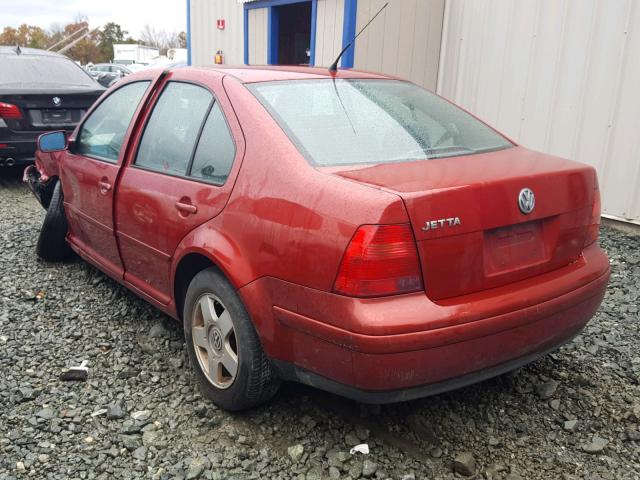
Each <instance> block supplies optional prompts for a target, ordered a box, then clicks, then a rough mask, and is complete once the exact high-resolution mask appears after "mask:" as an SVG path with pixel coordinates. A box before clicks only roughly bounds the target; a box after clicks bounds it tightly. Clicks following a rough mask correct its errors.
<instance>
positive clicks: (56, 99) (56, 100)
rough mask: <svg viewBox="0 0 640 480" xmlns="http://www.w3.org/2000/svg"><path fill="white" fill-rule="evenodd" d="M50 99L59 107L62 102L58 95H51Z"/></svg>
mask: <svg viewBox="0 0 640 480" xmlns="http://www.w3.org/2000/svg"><path fill="white" fill-rule="evenodd" d="M51 101H52V102H53V104H54V105H55V106H56V107H59V106H60V104H61V103H62V99H61V98H60V97H53V98H52V99H51Z"/></svg>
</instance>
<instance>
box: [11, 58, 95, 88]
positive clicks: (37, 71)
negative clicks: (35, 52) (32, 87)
mask: <svg viewBox="0 0 640 480" xmlns="http://www.w3.org/2000/svg"><path fill="white" fill-rule="evenodd" d="M19 83H49V84H51V83H57V84H64V85H83V86H91V87H95V86H96V83H95V82H94V81H93V79H92V78H91V77H90V76H89V75H88V74H87V73H85V71H84V70H82V69H81V68H80V67H79V66H78V65H76V64H75V63H73V62H72V61H71V60H69V59H67V58H60V57H45V56H28V55H25V56H22V55H16V56H13V55H3V56H0V84H4V85H6V84H19Z"/></svg>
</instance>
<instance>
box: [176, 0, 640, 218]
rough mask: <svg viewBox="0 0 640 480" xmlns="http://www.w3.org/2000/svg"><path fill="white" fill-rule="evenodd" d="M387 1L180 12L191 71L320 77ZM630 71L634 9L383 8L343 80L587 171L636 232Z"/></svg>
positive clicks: (197, 3) (576, 4)
mask: <svg viewBox="0 0 640 480" xmlns="http://www.w3.org/2000/svg"><path fill="white" fill-rule="evenodd" d="M385 1H386V0H187V9H188V19H189V25H188V37H189V52H190V62H191V63H192V64H194V65H205V64H212V63H213V62H214V56H215V54H216V52H217V51H219V50H220V51H221V52H222V54H223V58H224V63H227V64H243V63H247V64H279V63H301V64H311V65H329V64H330V63H331V62H332V61H333V59H334V58H335V56H336V55H337V53H338V52H339V51H340V50H341V49H342V47H343V45H346V43H347V42H348V40H349V39H350V38H351V37H352V36H353V35H354V34H355V32H356V31H358V30H359V28H361V27H362V26H363V25H364V24H365V23H366V22H367V21H368V20H369V18H371V16H372V15H374V14H375V12H376V11H377V10H378V9H379V8H380V7H381V6H382V5H384V3H385ZM220 21H222V23H221V22H220ZM639 58H640V2H637V1H635V0H616V1H615V2H614V1H611V0H608V1H607V0H389V7H388V8H387V9H386V10H385V11H384V12H383V13H382V14H381V15H380V17H379V18H378V19H376V21H375V22H374V23H373V24H372V25H371V26H370V28H369V29H368V31H367V32H365V33H364V34H363V35H362V36H361V37H360V38H359V39H358V41H357V42H356V45H355V47H354V48H352V49H350V50H349V51H348V52H347V54H346V55H345V56H344V57H343V59H342V67H345V68H349V67H354V68H358V69H363V70H373V71H380V72H384V73H388V74H392V75H398V76H400V77H403V78H407V79H410V80H412V81H414V82H416V83H418V84H420V85H423V86H425V87H426V88H429V89H432V90H436V91H437V92H438V93H439V94H441V95H443V96H445V97H447V98H449V99H451V100H453V101H455V102H456V103H458V104H460V105H462V106H464V107H465V108H467V109H468V110H470V111H471V112H473V113H475V114H476V115H478V116H479V117H481V118H483V119H484V120H486V121H487V122H488V123H490V124H492V125H494V126H496V127H497V128H498V129H499V130H501V131H503V132H504V133H506V134H507V135H509V136H511V138H512V139H514V140H515V141H517V142H519V143H521V144H522V145H524V146H526V147H530V148H533V149H536V150H540V151H544V152H548V153H551V154H556V155H559V156H563V157H567V158H572V159H575V160H578V161H581V162H585V163H589V164H591V165H594V166H595V167H596V168H597V169H598V173H599V178H600V189H601V193H602V198H603V212H604V214H605V215H606V216H609V217H612V218H615V219H619V220H625V221H630V222H634V223H637V224H640V132H639V130H638V126H637V125H638V120H637V118H636V117H637V116H638V112H640V88H638V87H639V86H640V61H638V59H639Z"/></svg>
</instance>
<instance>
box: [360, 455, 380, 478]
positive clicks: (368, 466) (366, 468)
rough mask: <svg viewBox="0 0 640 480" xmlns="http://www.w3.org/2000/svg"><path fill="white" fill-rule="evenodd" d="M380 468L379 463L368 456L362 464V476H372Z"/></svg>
mask: <svg viewBox="0 0 640 480" xmlns="http://www.w3.org/2000/svg"><path fill="white" fill-rule="evenodd" d="M376 470H378V464H377V463H376V462H373V461H371V460H369V459H368V458H366V459H365V460H364V462H363V464H362V476H363V477H370V476H372V475H373V474H374V473H376Z"/></svg>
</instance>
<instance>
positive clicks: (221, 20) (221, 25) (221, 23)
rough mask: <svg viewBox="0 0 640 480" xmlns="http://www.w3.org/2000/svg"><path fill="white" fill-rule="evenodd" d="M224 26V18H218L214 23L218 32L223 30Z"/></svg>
mask: <svg viewBox="0 0 640 480" xmlns="http://www.w3.org/2000/svg"><path fill="white" fill-rule="evenodd" d="M224 24H225V21H224V18H219V19H218V20H217V21H216V26H217V27H218V30H224Z"/></svg>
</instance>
